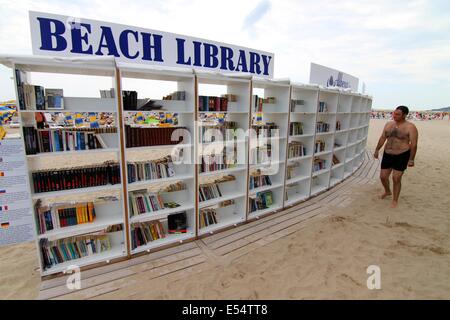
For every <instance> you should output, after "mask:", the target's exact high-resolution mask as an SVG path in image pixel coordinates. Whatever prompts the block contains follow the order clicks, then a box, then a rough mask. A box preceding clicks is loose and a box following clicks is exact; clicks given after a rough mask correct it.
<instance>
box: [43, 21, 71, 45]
mask: <svg viewBox="0 0 450 320" xmlns="http://www.w3.org/2000/svg"><path fill="white" fill-rule="evenodd" d="M37 19H38V20H39V27H40V30H41V47H40V49H41V50H50V51H63V50H65V49H66V48H67V41H66V39H64V37H62V36H61V35H62V34H64V32H65V31H66V27H65V25H64V23H62V22H61V21H59V20H55V19H47V18H37ZM52 25H53V26H54V27H55V31H53V32H52ZM53 37H54V38H55V40H56V47H53V43H52V38H53Z"/></svg>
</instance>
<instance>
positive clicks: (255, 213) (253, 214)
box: [248, 204, 283, 219]
mask: <svg viewBox="0 0 450 320" xmlns="http://www.w3.org/2000/svg"><path fill="white" fill-rule="evenodd" d="M282 208H283V206H282V205H280V204H278V205H276V206H272V207H269V208H267V209H263V210H257V211H253V212H250V213H249V214H248V217H249V219H252V218H256V217H259V216H262V215H264V214H267V213H270V212H273V211H277V210H281V209H282Z"/></svg>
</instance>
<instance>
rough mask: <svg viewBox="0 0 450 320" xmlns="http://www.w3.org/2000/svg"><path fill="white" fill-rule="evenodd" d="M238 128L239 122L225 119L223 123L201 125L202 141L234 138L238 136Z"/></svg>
mask: <svg viewBox="0 0 450 320" xmlns="http://www.w3.org/2000/svg"><path fill="white" fill-rule="evenodd" d="M237 128H238V125H237V122H234V121H225V122H224V123H223V124H221V125H208V126H200V132H199V133H200V142H201V143H209V142H215V141H230V140H233V139H235V138H236V137H237V132H236V130H237ZM220 139H222V140H220Z"/></svg>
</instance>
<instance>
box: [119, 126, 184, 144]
mask: <svg viewBox="0 0 450 320" xmlns="http://www.w3.org/2000/svg"><path fill="white" fill-rule="evenodd" d="M182 130H186V131H182ZM175 131H177V133H176V134H175V135H174V132H175ZM188 132H189V131H188V129H187V128H186V127H176V128H170V127H156V128H145V127H132V126H130V125H126V126H125V137H126V146H127V148H135V147H148V146H162V145H175V144H178V143H179V142H180V139H182V138H183V136H186V135H187V134H188Z"/></svg>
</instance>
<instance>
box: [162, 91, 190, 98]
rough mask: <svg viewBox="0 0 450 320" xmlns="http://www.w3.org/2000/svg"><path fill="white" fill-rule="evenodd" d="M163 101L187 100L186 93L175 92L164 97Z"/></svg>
mask: <svg viewBox="0 0 450 320" xmlns="http://www.w3.org/2000/svg"><path fill="white" fill-rule="evenodd" d="M163 100H186V91H175V92H172V93H171V94H168V95H167V96H164V97H163Z"/></svg>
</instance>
